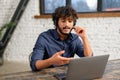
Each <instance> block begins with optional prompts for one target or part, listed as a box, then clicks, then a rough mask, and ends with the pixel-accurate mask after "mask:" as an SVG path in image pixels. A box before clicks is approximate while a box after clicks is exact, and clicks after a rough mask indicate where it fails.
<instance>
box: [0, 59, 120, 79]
mask: <svg viewBox="0 0 120 80" xmlns="http://www.w3.org/2000/svg"><path fill="white" fill-rule="evenodd" d="M66 70H67V68H66V67H56V68H49V69H43V70H42V71H38V72H32V71H26V72H20V73H13V74H5V75H0V80H57V79H56V78H55V77H53V75H54V74H58V73H64V72H65V71H66ZM97 80H120V59H119V60H111V61H108V64H107V66H106V69H105V73H104V75H103V78H101V79H97Z"/></svg>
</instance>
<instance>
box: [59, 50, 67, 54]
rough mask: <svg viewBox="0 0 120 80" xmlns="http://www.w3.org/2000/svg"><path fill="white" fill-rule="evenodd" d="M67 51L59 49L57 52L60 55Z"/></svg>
mask: <svg viewBox="0 0 120 80" xmlns="http://www.w3.org/2000/svg"><path fill="white" fill-rule="evenodd" d="M64 53H65V50H62V51H59V52H58V53H57V54H58V55H62V54H64Z"/></svg>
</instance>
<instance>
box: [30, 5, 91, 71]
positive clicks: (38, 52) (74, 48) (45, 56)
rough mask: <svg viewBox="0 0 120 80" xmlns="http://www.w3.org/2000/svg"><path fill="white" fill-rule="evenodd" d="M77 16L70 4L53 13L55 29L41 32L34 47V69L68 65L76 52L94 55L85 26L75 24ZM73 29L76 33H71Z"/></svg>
mask: <svg viewBox="0 0 120 80" xmlns="http://www.w3.org/2000/svg"><path fill="white" fill-rule="evenodd" d="M77 18H78V17H77V13H76V11H75V10H74V9H73V8H72V7H70V6H66V7H59V8H57V9H56V10H55V12H54V13H53V15H52V19H53V22H54V25H55V29H49V30H48V31H46V32H43V33H41V34H40V35H39V37H38V39H37V41H36V44H35V47H34V49H33V52H32V56H31V61H30V65H31V68H32V70H33V71H37V70H41V69H44V68H48V67H55V66H61V65H66V64H68V63H69V61H70V59H72V58H73V57H74V54H77V55H78V56H79V57H85V56H92V50H91V47H90V44H89V42H88V38H87V34H86V30H85V28H83V27H79V26H75V23H76V19H77ZM72 30H74V31H75V32H76V34H73V33H71V31H72ZM79 37H81V39H82V41H81V40H80V38H79Z"/></svg>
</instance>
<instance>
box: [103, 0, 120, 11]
mask: <svg viewBox="0 0 120 80" xmlns="http://www.w3.org/2000/svg"><path fill="white" fill-rule="evenodd" d="M102 4H103V6H102V11H120V0H102Z"/></svg>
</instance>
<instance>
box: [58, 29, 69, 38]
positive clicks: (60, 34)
mask: <svg viewBox="0 0 120 80" xmlns="http://www.w3.org/2000/svg"><path fill="white" fill-rule="evenodd" d="M57 32H58V34H59V37H60V39H61V40H65V39H66V38H67V37H68V35H67V34H62V33H61V32H60V31H59V30H58V29H57Z"/></svg>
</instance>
